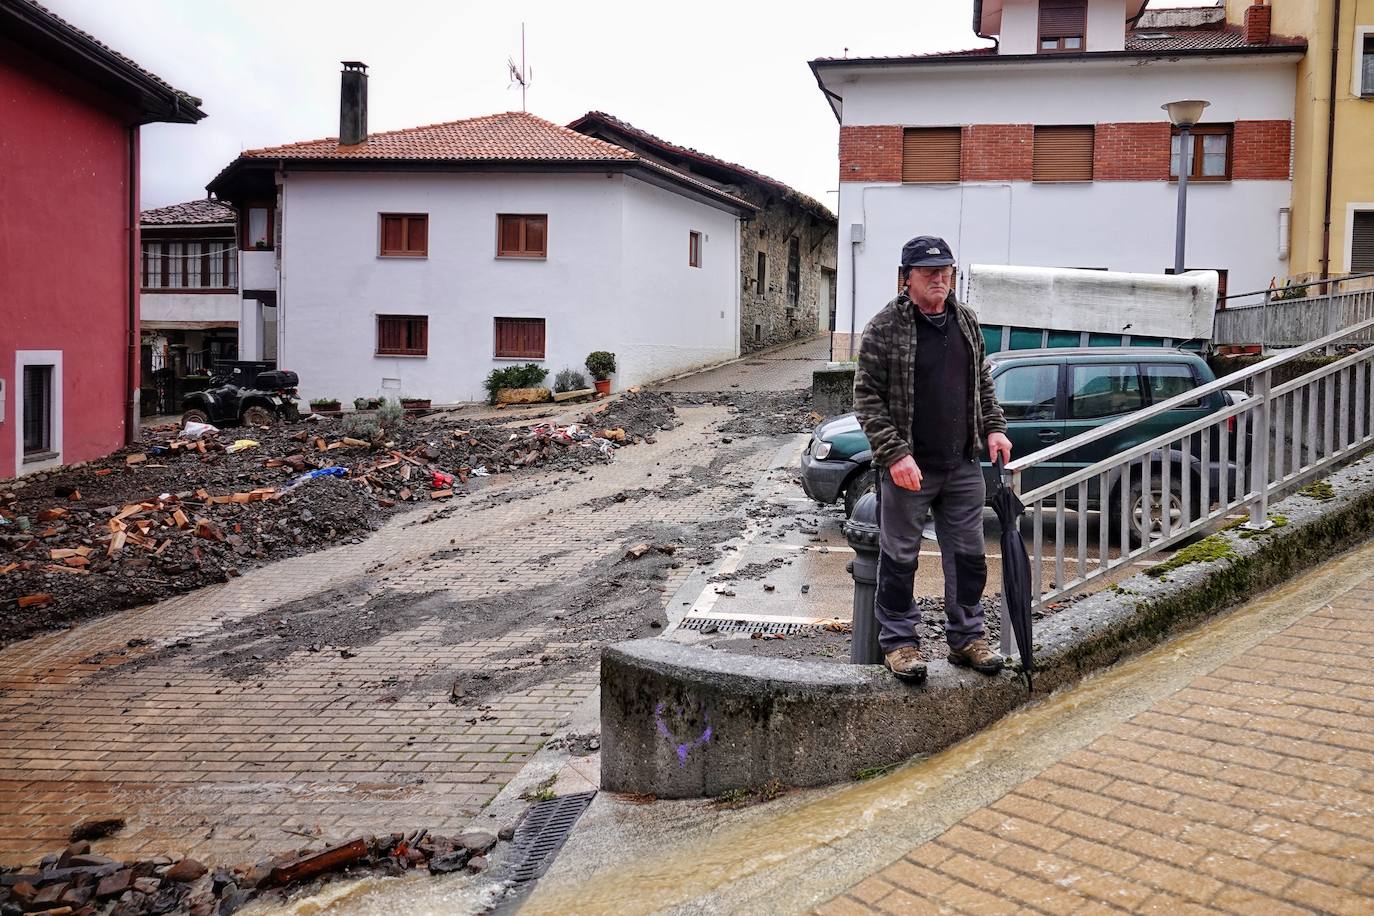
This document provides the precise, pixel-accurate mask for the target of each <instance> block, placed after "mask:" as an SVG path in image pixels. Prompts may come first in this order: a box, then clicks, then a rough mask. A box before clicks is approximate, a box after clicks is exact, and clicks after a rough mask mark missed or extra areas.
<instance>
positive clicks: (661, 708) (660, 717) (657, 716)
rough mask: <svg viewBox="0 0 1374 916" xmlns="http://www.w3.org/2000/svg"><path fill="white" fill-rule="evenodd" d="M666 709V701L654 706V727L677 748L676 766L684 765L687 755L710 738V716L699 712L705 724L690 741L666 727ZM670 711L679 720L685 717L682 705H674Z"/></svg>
mask: <svg viewBox="0 0 1374 916" xmlns="http://www.w3.org/2000/svg"><path fill="white" fill-rule="evenodd" d="M667 711H668V704H667V703H659V704H658V705H657V706H655V707H654V727H655V729H656V730H657V731H658V733H659V734H660V735H662V736H663V737H664V738H667V739H668V740H669V741H670V742H672V744H673V746H674V747H675V748H676V749H677V763H678V766H686V765H687V755H688V754H690V753H691V752H692V751H694V750H696V749H697V748H699V747H701V746H702V745H704V744H705V743H706V742H707V741H710V740H711V717H710V716H708V715H707V714H706V713H705V711H703V712H702V713H701V721H702V722H703V723H704V724H705V726H706V728H705V730H703V731H702V733H701V734H700V735H699V736H698V737H696V738H693V739H692V740H691V741H686V742H684V741H682V740H681V739H679V738H678V737H677V735H674V734H673V733H672V731H670V730H669V729H668V723H667V722H666V721H664V713H666V712H667ZM672 712H673V718H674V719H677V720H679V721H681V720H683V719H685V718H686V713H687V710H686V709H683V708H682V707H674V708H673V711H672Z"/></svg>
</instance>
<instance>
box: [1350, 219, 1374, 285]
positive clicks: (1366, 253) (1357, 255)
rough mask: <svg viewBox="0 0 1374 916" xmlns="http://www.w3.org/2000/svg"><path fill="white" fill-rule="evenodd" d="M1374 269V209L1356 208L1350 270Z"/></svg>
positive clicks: (1357, 271)
mask: <svg viewBox="0 0 1374 916" xmlns="http://www.w3.org/2000/svg"><path fill="white" fill-rule="evenodd" d="M1370 271H1374V210H1356V211H1355V219H1354V221H1353V222H1352V223H1351V225H1350V272H1351V273H1354V274H1362V273H1369V272H1370Z"/></svg>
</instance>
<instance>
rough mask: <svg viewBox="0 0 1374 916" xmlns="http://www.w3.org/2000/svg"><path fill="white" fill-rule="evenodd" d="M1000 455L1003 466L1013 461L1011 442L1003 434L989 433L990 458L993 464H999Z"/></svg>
mask: <svg viewBox="0 0 1374 916" xmlns="http://www.w3.org/2000/svg"><path fill="white" fill-rule="evenodd" d="M999 455H1000V456H1001V458H1002V463H1003V464H1005V463H1006V462H1008V461H1010V460H1011V440H1010V439H1008V438H1007V437H1006V436H1004V435H1003V434H1002V433H988V457H989V458H991V459H992V463H993V464H996V463H997V458H998V456H999Z"/></svg>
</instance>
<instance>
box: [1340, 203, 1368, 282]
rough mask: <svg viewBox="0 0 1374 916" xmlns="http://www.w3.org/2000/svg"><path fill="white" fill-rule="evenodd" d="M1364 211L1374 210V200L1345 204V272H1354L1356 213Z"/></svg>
mask: <svg viewBox="0 0 1374 916" xmlns="http://www.w3.org/2000/svg"><path fill="white" fill-rule="evenodd" d="M1364 212H1374V201H1367V202H1365V203H1348V204H1346V205H1345V268H1344V270H1345V273H1354V271H1353V270H1351V269H1350V262H1351V261H1352V260H1354V257H1355V214H1356V213H1364Z"/></svg>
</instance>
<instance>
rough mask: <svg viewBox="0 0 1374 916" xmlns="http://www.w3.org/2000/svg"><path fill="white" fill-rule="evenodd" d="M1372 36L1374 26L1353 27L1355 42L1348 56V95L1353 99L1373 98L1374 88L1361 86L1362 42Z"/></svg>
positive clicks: (1362, 74)
mask: <svg viewBox="0 0 1374 916" xmlns="http://www.w3.org/2000/svg"><path fill="white" fill-rule="evenodd" d="M1371 35H1374V25H1357V26H1355V40H1354V42H1352V43H1351V45H1350V48H1351V51H1350V56H1351V57H1352V58H1353V60H1352V61H1351V64H1350V69H1351V73H1350V94H1351V95H1352V96H1353V97H1355V98H1357V99H1358V98H1366V99H1367V98H1370V97H1374V86H1369V87H1367V88H1366V87H1365V86H1363V85H1361V81H1362V79H1363V77H1364V40H1365V39H1366V38H1368V37H1369V36H1371Z"/></svg>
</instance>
